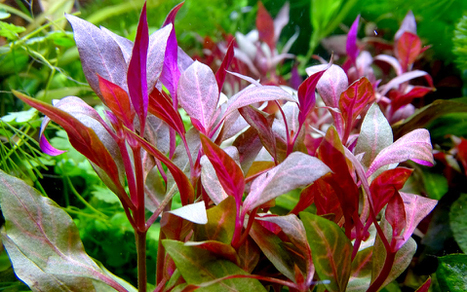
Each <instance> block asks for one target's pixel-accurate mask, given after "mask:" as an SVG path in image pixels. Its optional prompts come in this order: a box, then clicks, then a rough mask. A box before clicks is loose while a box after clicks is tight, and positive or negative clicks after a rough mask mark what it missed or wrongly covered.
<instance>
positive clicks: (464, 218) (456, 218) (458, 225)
mask: <svg viewBox="0 0 467 292" xmlns="http://www.w3.org/2000/svg"><path fill="white" fill-rule="evenodd" d="M466 206H467V194H461V196H460V197H459V199H457V200H456V201H455V202H454V203H453V204H452V206H451V212H449V223H450V225H451V229H452V233H453V235H454V238H455V239H456V241H457V244H458V245H459V247H460V248H461V249H462V251H463V252H464V253H467V232H466V230H467V208H466Z"/></svg>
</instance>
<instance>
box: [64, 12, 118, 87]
mask: <svg viewBox="0 0 467 292" xmlns="http://www.w3.org/2000/svg"><path fill="white" fill-rule="evenodd" d="M66 18H67V19H68V21H69V22H70V23H71V26H72V27H73V32H74V38H75V41H76V46H77V47H78V51H79V56H80V59H81V63H82V66H83V71H84V75H85V76H86V80H87V81H88V83H89V85H90V86H91V88H92V90H94V92H96V94H97V95H98V96H101V93H100V90H99V80H98V77H97V75H96V73H97V74H99V75H100V76H102V77H103V78H105V79H107V80H109V81H111V82H112V83H114V84H117V85H118V86H120V87H122V88H123V89H124V90H126V89H127V79H126V71H127V64H126V62H125V58H124V56H123V53H122V49H121V48H120V47H119V45H118V44H117V43H116V42H115V40H114V39H113V38H112V37H111V36H109V35H108V34H107V33H106V32H104V31H102V30H100V29H99V28H97V27H96V26H94V25H93V24H91V23H89V22H87V21H85V20H82V19H80V18H78V17H76V16H73V15H70V14H67V15H66Z"/></svg>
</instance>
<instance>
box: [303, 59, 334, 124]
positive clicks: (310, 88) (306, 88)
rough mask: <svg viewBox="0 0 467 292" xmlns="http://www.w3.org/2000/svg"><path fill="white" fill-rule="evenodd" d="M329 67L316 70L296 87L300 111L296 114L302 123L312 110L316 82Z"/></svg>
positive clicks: (314, 102) (314, 101)
mask: <svg viewBox="0 0 467 292" xmlns="http://www.w3.org/2000/svg"><path fill="white" fill-rule="evenodd" d="M328 68H329V65H328V67H326V68H324V70H322V71H318V72H316V73H314V74H313V75H311V76H310V77H308V78H307V79H306V80H305V81H303V83H302V84H300V86H299V87H298V93H297V94H298V103H299V108H300V113H299V114H298V122H299V123H300V124H303V123H304V122H305V120H306V117H307V116H308V114H309V113H310V112H311V111H312V110H313V107H314V106H315V104H316V96H315V89H316V84H317V83H318V81H319V79H320V78H321V76H323V74H324V72H326V70H327V69H328Z"/></svg>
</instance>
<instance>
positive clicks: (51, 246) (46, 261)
mask: <svg viewBox="0 0 467 292" xmlns="http://www.w3.org/2000/svg"><path fill="white" fill-rule="evenodd" d="M0 205H1V208H2V213H3V216H4V217H5V220H6V224H5V230H4V231H2V242H3V244H4V245H5V247H6V249H7V252H8V255H9V257H10V260H11V261H12V264H13V267H14V270H15V274H16V275H17V276H18V277H19V278H20V279H21V280H22V281H23V282H25V283H26V284H27V285H28V286H29V288H31V289H32V290H33V291H56V290H57V289H59V290H63V291H94V289H95V286H101V285H103V286H102V287H101V288H102V289H104V290H105V289H109V287H108V286H111V287H112V288H114V289H116V290H117V291H128V290H127V289H125V288H124V287H123V286H122V285H120V284H119V283H118V282H117V281H118V280H117V278H116V277H115V276H113V275H111V274H110V275H109V274H108V273H109V272H108V271H105V272H104V271H103V270H102V269H101V268H100V267H99V266H98V265H97V264H96V263H95V262H94V261H93V260H92V259H91V258H90V257H89V256H88V255H87V254H86V252H85V251H84V247H83V244H82V242H81V240H80V238H79V232H78V229H77V227H76V225H75V224H74V222H73V220H72V219H71V218H70V216H69V215H68V214H67V213H66V212H65V211H64V210H62V208H60V207H59V206H58V205H57V204H55V202H53V201H52V200H50V199H49V198H46V197H43V196H42V195H41V194H40V193H39V192H38V191H36V190H35V189H33V188H31V187H30V186H28V185H27V184H26V183H24V182H23V181H21V180H19V179H17V178H15V177H12V176H9V175H7V174H5V173H4V172H1V171H0ZM120 280H121V279H120ZM125 287H127V288H129V289H131V291H136V289H134V288H133V287H131V286H130V285H129V284H127V285H125ZM130 287H131V288H130Z"/></svg>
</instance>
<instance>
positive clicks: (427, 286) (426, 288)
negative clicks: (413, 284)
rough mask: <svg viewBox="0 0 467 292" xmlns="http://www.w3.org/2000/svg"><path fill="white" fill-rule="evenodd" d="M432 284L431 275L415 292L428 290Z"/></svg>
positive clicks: (426, 291)
mask: <svg viewBox="0 0 467 292" xmlns="http://www.w3.org/2000/svg"><path fill="white" fill-rule="evenodd" d="M430 286H431V277H430V276H428V279H426V281H425V283H423V284H422V286H420V287H419V288H418V289H417V290H416V291H415V292H428V290H429V289H430Z"/></svg>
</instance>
